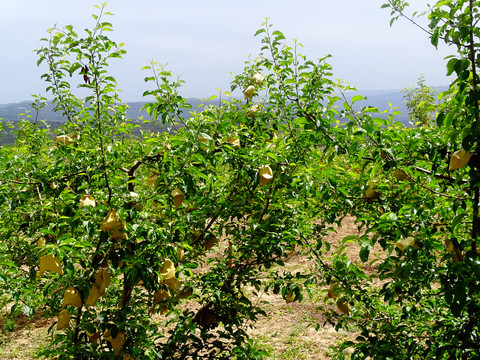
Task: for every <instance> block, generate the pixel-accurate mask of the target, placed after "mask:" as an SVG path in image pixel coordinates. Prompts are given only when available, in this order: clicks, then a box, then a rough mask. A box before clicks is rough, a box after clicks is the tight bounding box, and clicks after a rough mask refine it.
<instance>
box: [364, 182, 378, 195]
mask: <svg viewBox="0 0 480 360" xmlns="http://www.w3.org/2000/svg"><path fill="white" fill-rule="evenodd" d="M380 195H381V194H380V193H379V192H378V191H376V190H375V183H373V182H372V183H371V184H370V186H369V187H368V189H367V191H366V192H365V197H366V198H367V199H376V198H378V197H379V196H380Z"/></svg>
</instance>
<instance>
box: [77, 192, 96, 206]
mask: <svg viewBox="0 0 480 360" xmlns="http://www.w3.org/2000/svg"><path fill="white" fill-rule="evenodd" d="M95 205H96V202H95V199H94V198H93V196H91V195H83V196H82V198H81V199H80V205H79V208H80V209H81V208H83V207H85V206H95Z"/></svg>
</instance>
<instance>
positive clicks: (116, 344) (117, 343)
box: [103, 330, 125, 355]
mask: <svg viewBox="0 0 480 360" xmlns="http://www.w3.org/2000/svg"><path fill="white" fill-rule="evenodd" d="M103 336H104V337H105V340H107V341H108V342H109V343H110V345H112V348H113V352H114V353H115V355H118V354H120V352H121V351H122V348H123V344H125V332H123V331H119V332H118V334H117V336H116V337H112V335H111V332H110V330H106V331H105V333H104V334H103Z"/></svg>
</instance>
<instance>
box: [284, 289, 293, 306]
mask: <svg viewBox="0 0 480 360" xmlns="http://www.w3.org/2000/svg"><path fill="white" fill-rule="evenodd" d="M285 301H286V302H287V304H290V303H292V302H294V301H295V294H294V293H293V291H291V290H290V291H289V292H288V294H287V296H285Z"/></svg>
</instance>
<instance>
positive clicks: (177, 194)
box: [172, 189, 185, 209]
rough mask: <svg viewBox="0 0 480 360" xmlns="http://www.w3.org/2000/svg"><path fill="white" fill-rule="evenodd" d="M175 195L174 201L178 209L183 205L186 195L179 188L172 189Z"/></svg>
mask: <svg viewBox="0 0 480 360" xmlns="http://www.w3.org/2000/svg"><path fill="white" fill-rule="evenodd" d="M172 196H173V203H174V204H175V208H176V209H178V208H179V207H180V205H182V203H183V200H185V195H184V194H183V192H182V191H181V190H179V189H175V190H173V191H172Z"/></svg>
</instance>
